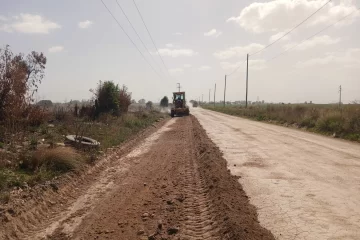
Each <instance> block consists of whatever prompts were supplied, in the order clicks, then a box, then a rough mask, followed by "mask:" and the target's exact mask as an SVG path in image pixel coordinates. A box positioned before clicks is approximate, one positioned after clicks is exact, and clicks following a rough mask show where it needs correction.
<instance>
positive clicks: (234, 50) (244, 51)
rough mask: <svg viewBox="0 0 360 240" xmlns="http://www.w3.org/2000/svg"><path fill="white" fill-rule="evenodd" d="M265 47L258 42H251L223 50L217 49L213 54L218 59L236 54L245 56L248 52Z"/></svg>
mask: <svg viewBox="0 0 360 240" xmlns="http://www.w3.org/2000/svg"><path fill="white" fill-rule="evenodd" d="M262 48H264V45H262V44H258V43H251V44H249V45H246V46H238V47H231V48H228V49H225V50H222V51H217V52H215V53H214V54H213V55H214V56H215V57H216V58H218V59H221V60H223V59H228V58H231V57H234V56H240V57H244V55H246V54H247V53H252V52H256V51H259V50H260V49H262Z"/></svg>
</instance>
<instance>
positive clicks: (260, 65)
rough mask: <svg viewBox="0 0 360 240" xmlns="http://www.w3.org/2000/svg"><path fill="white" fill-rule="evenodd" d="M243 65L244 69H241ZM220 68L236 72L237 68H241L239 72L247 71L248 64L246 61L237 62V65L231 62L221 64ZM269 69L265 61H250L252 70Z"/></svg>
mask: <svg viewBox="0 0 360 240" xmlns="http://www.w3.org/2000/svg"><path fill="white" fill-rule="evenodd" d="M241 65H243V68H241ZM220 66H221V67H222V69H224V70H229V71H231V70H235V69H236V68H239V71H242V72H243V71H245V69H246V64H245V62H244V61H240V62H236V63H230V62H220ZM265 68H267V66H266V62H265V60H263V59H254V60H251V59H250V60H249V69H251V70H262V69H265Z"/></svg>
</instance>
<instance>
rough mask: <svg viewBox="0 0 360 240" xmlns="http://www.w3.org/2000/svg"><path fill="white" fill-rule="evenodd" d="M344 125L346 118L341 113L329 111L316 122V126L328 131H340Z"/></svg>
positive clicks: (320, 129)
mask: <svg viewBox="0 0 360 240" xmlns="http://www.w3.org/2000/svg"><path fill="white" fill-rule="evenodd" d="M343 125H344V119H343V117H342V116H341V114H340V113H336V112H333V113H329V114H325V115H324V116H322V117H320V118H319V119H318V121H317V122H316V128H317V129H318V130H319V131H321V132H328V133H334V132H335V133H340V132H341V131H342V126H343Z"/></svg>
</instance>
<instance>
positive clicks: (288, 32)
mask: <svg viewBox="0 0 360 240" xmlns="http://www.w3.org/2000/svg"><path fill="white" fill-rule="evenodd" d="M331 1H332V0H329V1H327V2H326V3H325V4H324V5H322V6H321V7H320V8H319V9H318V10H316V11H315V12H313V13H312V14H311V15H310V16H308V17H307V18H305V19H304V20H303V21H302V22H300V23H299V24H297V25H296V26H295V27H293V28H292V29H290V30H289V31H287V32H286V33H285V34H284V35H282V36H281V37H280V38H278V39H276V40H275V41H273V42H272V43H270V44H269V45H267V46H265V47H264V48H262V49H260V50H259V51H256V52H254V53H252V54H249V55H250V56H253V55H255V54H258V53H260V52H262V51H264V50H265V49H267V48H268V47H271V46H272V45H274V44H275V43H277V42H278V41H280V40H281V39H282V38H284V37H285V36H287V35H288V34H290V33H291V32H292V31H294V30H295V29H296V28H298V27H300V26H301V25H302V24H303V23H305V22H306V21H307V20H309V19H310V18H311V17H312V16H314V15H315V14H316V13H317V12H319V11H320V10H321V9H323V8H324V7H325V6H326V5H328V4H329V3H330V2H331Z"/></svg>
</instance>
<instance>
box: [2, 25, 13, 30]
mask: <svg viewBox="0 0 360 240" xmlns="http://www.w3.org/2000/svg"><path fill="white" fill-rule="evenodd" d="M0 31H2V32H12V31H13V30H12V28H11V26H9V25H8V24H0Z"/></svg>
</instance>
